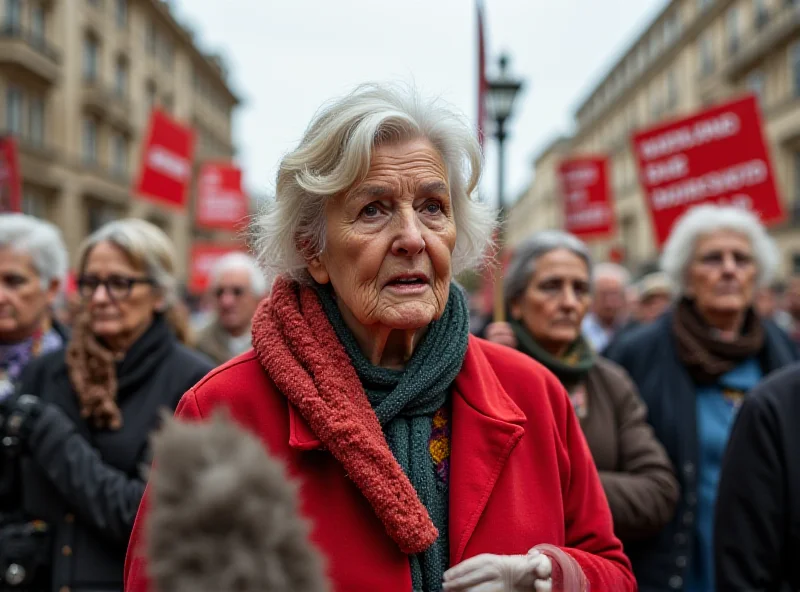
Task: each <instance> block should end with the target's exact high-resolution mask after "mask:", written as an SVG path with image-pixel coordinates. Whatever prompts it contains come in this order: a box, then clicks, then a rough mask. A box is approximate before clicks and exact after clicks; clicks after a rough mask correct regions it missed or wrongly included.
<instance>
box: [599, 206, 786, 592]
mask: <svg viewBox="0 0 800 592" xmlns="http://www.w3.org/2000/svg"><path fill="white" fill-rule="evenodd" d="M779 261H780V257H779V253H778V250H777V248H776V247H775V244H774V243H773V241H772V239H771V238H770V237H769V236H768V235H767V233H766V230H765V229H764V227H763V226H762V224H761V223H760V221H759V220H758V218H757V217H756V216H755V215H753V214H752V213H750V212H748V211H746V210H742V209H739V208H735V207H726V206H718V205H701V206H697V207H695V208H692V209H690V210H689V211H688V212H687V213H685V214H684V215H683V216H682V217H681V218H680V219H679V220H678V221H677V223H676V224H675V226H674V228H673V229H672V231H671V233H670V237H669V239H668V241H667V243H666V245H665V247H664V251H663V254H662V261H661V264H662V267H663V269H664V271H665V272H666V273H667V274H668V275H669V276H670V279H671V281H672V283H673V284H674V285H675V286H676V287H677V289H678V292H679V298H678V302H677V304H676V305H675V306H674V307H673V309H671V311H670V312H668V313H667V314H665V315H663V316H662V317H660V318H659V319H658V320H656V321H655V322H654V323H652V324H651V325H648V326H645V327H642V328H640V329H637V330H634V331H633V332H632V333H630V334H629V335H627V336H625V337H623V338H622V339H621V340H620V341H619V342H618V343H617V344H616V345H615V346H614V347H613V348H612V349H611V350H610V351H609V352H607V355H608V356H609V358H611V359H612V360H614V361H616V362H617V363H619V364H620V365H621V366H623V367H624V368H625V369H626V370H627V371H628V373H629V374H630V375H631V377H632V378H633V381H634V382H635V383H636V386H637V387H638V388H639V392H640V393H641V395H642V397H643V398H644V401H645V403H646V404H647V406H648V408H649V410H650V413H649V416H648V421H649V422H650V423H651V425H652V426H653V429H654V430H655V433H656V436H657V437H658V438H659V439H660V440H661V442H662V443H663V444H664V446H665V448H666V449H667V453H668V454H669V457H670V459H671V460H672V462H673V464H674V466H675V467H676V470H677V475H678V481H679V483H680V485H681V499H680V500H679V502H678V509H677V512H676V514H675V517H674V518H673V520H672V521H671V522H670V524H669V525H668V526H667V527H666V528H665V529H664V530H663V532H662V533H661V535H660V536H659V537H657V538H656V539H653V540H652V541H650V542H648V543H647V544H641V545H637V546H636V548H635V549H633V548H632V549H628V554H629V556H630V558H631V561H632V563H633V566H634V571H635V573H636V576H637V578H638V580H639V586H640V589H641V590H643V591H648V590H686V591H687V592H694V591H703V592H704V591H706V590H715V589H716V588H715V585H714V545H713V538H714V514H715V503H716V497H717V485H718V481H719V475H720V470H721V465H722V458H723V454H724V452H725V449H726V446H727V443H728V436H729V434H730V431H731V427H732V425H733V422H734V419H735V417H736V414H737V411H738V409H739V407H740V406H741V404H742V402H743V401H744V400H745V399H746V398H747V396H748V393H749V392H750V390H751V389H752V388H753V387H755V386H756V384H758V383H759V381H760V380H761V379H762V378H764V377H765V376H766V375H768V374H769V373H770V372H772V371H774V370H776V369H778V368H782V367H783V366H786V365H788V364H789V363H791V362H793V361H795V360H797V359H798V357H799V356H798V351H797V349H796V346H795V345H794V344H793V343H792V342H791V340H790V339H789V338H788V336H787V335H786V334H785V333H784V332H783V331H782V330H781V329H779V328H778V327H777V326H776V325H775V324H773V323H772V322H771V321H768V320H764V319H760V318H759V317H758V316H757V314H756V313H755V311H754V309H753V302H754V298H755V292H756V289H757V288H758V287H759V286H764V285H768V284H769V282H770V281H771V280H772V276H773V275H774V273H775V270H776V267H777V266H778V263H779ZM719 519H721V520H724V519H726V518H725V517H723V516H719Z"/></svg>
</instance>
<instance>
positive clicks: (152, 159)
mask: <svg viewBox="0 0 800 592" xmlns="http://www.w3.org/2000/svg"><path fill="white" fill-rule="evenodd" d="M193 152H194V132H193V130H192V129H191V128H189V127H185V126H183V125H180V124H179V123H178V122H176V121H174V120H173V119H171V118H170V117H169V116H168V115H167V114H166V113H162V112H161V111H153V113H152V115H151V116H150V129H149V131H148V135H147V137H146V138H145V143H144V150H143V151H142V164H141V170H140V173H139V182H138V184H137V186H136V192H137V193H138V194H140V195H141V196H142V197H146V198H148V199H151V200H154V201H157V202H159V203H163V204H167V205H169V206H177V207H179V208H183V207H185V206H186V191H187V189H188V188H189V181H190V180H191V176H192V156H193Z"/></svg>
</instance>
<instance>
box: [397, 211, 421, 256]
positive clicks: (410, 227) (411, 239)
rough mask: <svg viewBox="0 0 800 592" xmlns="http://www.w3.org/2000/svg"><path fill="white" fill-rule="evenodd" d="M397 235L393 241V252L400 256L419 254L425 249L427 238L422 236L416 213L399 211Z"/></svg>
mask: <svg viewBox="0 0 800 592" xmlns="http://www.w3.org/2000/svg"><path fill="white" fill-rule="evenodd" d="M396 216H397V218H396V219H397V220H398V227H397V229H396V233H397V235H396V236H395V239H394V242H393V243H392V253H393V254H395V255H400V256H405V257H408V256H412V255H418V254H419V253H421V252H422V251H424V250H425V239H424V238H423V236H422V229H421V228H420V221H419V219H418V218H417V216H416V213H414V212H410V213H406V212H398V213H397V214H396Z"/></svg>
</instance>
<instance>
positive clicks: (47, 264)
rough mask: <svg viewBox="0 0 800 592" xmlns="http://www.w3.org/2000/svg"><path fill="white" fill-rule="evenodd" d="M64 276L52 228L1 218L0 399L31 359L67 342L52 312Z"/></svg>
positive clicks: (63, 256)
mask: <svg viewBox="0 0 800 592" xmlns="http://www.w3.org/2000/svg"><path fill="white" fill-rule="evenodd" d="M66 273H67V249H66V247H65V246H64V241H63V240H62V239H61V233H60V232H59V231H58V229H57V228H56V227H55V226H53V225H52V224H50V223H48V222H45V221H43V220H39V219H37V218H34V217H33V216H26V215H24V214H0V399H3V398H5V397H7V396H9V395H10V394H11V393H12V392H13V390H14V385H15V384H16V383H17V382H18V381H19V379H20V377H21V375H22V371H23V370H24V369H25V366H26V365H27V364H28V363H29V362H30V361H31V360H32V359H34V358H36V357H38V356H40V355H43V354H46V353H48V352H51V351H53V350H56V349H59V348H60V347H61V346H62V345H63V343H64V341H65V340H66V331H65V330H64V329H63V328H62V327H61V326H60V325H58V324H57V323H55V322H54V320H53V317H52V310H51V307H52V306H53V303H54V302H55V300H56V298H57V297H58V295H59V293H60V292H61V286H62V282H63V280H64V276H65V275H66Z"/></svg>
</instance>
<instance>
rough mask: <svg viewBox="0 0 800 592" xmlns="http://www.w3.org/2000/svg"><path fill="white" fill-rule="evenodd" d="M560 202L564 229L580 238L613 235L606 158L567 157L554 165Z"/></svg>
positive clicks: (612, 215) (614, 226) (612, 214)
mask: <svg viewBox="0 0 800 592" xmlns="http://www.w3.org/2000/svg"><path fill="white" fill-rule="evenodd" d="M558 174H559V180H560V184H561V191H562V199H563V203H564V228H565V230H566V231H567V232H569V233H572V234H574V235H575V236H577V237H580V238H582V239H602V238H608V237H610V236H611V235H613V234H614V231H615V228H616V225H615V223H614V209H613V205H612V203H611V189H610V187H609V179H608V158H606V157H604V156H582V157H576V158H570V159H569V160H566V161H564V162H562V163H561V164H560V165H559V167H558Z"/></svg>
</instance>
